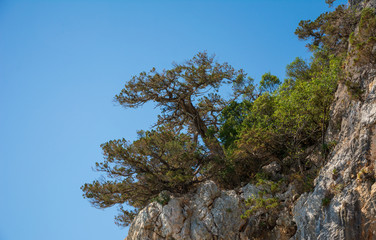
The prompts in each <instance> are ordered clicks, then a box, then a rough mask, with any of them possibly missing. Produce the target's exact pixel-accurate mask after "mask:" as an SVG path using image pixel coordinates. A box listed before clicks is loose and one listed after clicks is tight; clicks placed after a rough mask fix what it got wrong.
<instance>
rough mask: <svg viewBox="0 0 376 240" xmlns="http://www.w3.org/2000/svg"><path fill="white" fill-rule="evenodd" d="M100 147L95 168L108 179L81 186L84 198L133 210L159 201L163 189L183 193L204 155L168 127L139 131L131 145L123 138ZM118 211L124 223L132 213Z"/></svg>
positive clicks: (187, 138)
mask: <svg viewBox="0 0 376 240" xmlns="http://www.w3.org/2000/svg"><path fill="white" fill-rule="evenodd" d="M102 149H103V152H104V156H105V160H104V161H103V162H101V163H96V170H97V171H100V172H103V173H105V174H106V175H107V178H108V179H110V180H103V181H98V180H97V181H94V182H93V183H91V184H85V185H84V186H82V190H83V192H84V197H85V198H88V199H89V200H90V201H91V203H92V204H93V205H94V206H95V207H98V208H106V207H110V206H113V205H120V206H121V205H122V204H124V203H126V204H128V205H130V206H133V207H134V208H135V209H136V210H137V209H140V208H142V207H144V206H145V205H146V204H148V203H149V202H151V201H152V200H153V199H155V198H157V199H162V200H163V198H161V196H158V195H159V193H161V192H162V191H164V190H168V191H170V192H172V193H174V192H175V193H176V192H178V193H182V192H186V191H187V190H188V189H189V187H190V186H192V184H194V183H197V182H199V179H198V172H197V169H198V167H199V166H200V164H201V163H202V161H203V160H204V159H205V157H206V153H205V150H204V148H203V147H200V146H198V145H197V144H195V143H194V142H192V141H191V138H190V136H189V135H187V134H183V133H178V132H176V130H174V128H169V127H160V128H158V129H157V130H152V131H147V132H143V131H142V132H140V133H139V139H138V140H136V141H134V142H133V143H132V144H129V143H128V142H127V141H126V140H124V139H121V140H114V141H109V142H107V143H105V144H102ZM163 201H164V200H163ZM122 212H123V214H125V216H122V217H118V218H117V221H118V222H119V221H122V224H123V225H127V224H129V223H130V221H131V220H132V218H133V217H134V215H135V214H134V212H126V211H122Z"/></svg>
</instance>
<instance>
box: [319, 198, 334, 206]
mask: <svg viewBox="0 0 376 240" xmlns="http://www.w3.org/2000/svg"><path fill="white" fill-rule="evenodd" d="M331 201H332V198H331V197H330V196H325V197H324V198H323V199H322V200H321V204H322V206H323V207H327V206H329V204H330V202H331Z"/></svg>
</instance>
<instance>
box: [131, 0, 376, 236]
mask: <svg viewBox="0 0 376 240" xmlns="http://www.w3.org/2000/svg"><path fill="white" fill-rule="evenodd" d="M350 4H354V5H355V4H358V5H359V6H360V7H376V0H369V1H361V0H351V1H350ZM375 48H376V46H375ZM350 50H351V46H350ZM346 71H347V72H348V73H351V74H350V75H349V76H348V77H347V78H346V80H345V81H343V82H341V83H340V84H339V86H338V89H337V91H336V94H335V101H334V103H333V106H332V110H331V119H332V121H331V123H330V126H329V129H328V132H327V136H326V138H327V142H331V143H333V145H335V147H334V148H333V149H332V151H331V153H330V155H329V157H328V158H327V162H326V163H325V164H324V166H323V167H322V168H321V170H320V172H319V174H318V177H317V178H316V179H315V182H314V185H315V187H314V189H313V191H312V192H310V193H305V194H303V195H301V196H300V197H299V198H298V197H297V196H296V194H295V192H296V191H295V190H294V186H293V185H290V186H288V187H286V189H285V191H284V193H283V194H281V195H280V196H278V197H279V198H280V199H281V200H282V201H283V202H285V205H284V207H282V208H281V209H280V212H279V214H278V218H277V219H275V221H274V222H275V223H276V224H275V225H274V228H273V229H269V230H268V231H267V232H265V233H264V235H262V236H261V237H260V236H258V237H259V238H260V239H291V240H294V239H296V240H298V239H304V240H316V239H320V240H326V239H338V240H342V239H348V240H352V239H368V240H376V183H375V179H376V174H375V172H376V171H375V169H376V66H374V65H371V64H365V65H361V66H357V65H356V64H353V63H352V59H349V61H348V63H347V65H346ZM346 82H351V83H354V84H353V85H356V86H358V88H359V89H360V90H361V91H359V92H360V93H361V94H360V95H354V94H353V93H352V92H351V89H348V87H347V86H348V85H347V84H346ZM264 171H265V172H270V173H272V174H273V175H278V174H279V173H278V172H279V171H280V166H279V165H278V164H276V163H272V164H270V165H268V166H266V167H265V169H264ZM259 191H260V189H258V188H257V187H256V186H253V185H251V184H248V185H246V186H244V187H243V188H240V189H239V190H237V191H235V190H230V191H223V190H220V189H219V188H218V187H217V186H216V184H215V183H214V182H211V181H208V182H205V183H203V184H201V185H199V187H198V188H197V189H196V191H195V192H193V193H190V194H187V195H184V196H181V197H175V198H174V197H172V198H171V200H170V201H169V202H168V204H167V205H164V206H162V205H161V204H159V203H156V202H154V203H151V204H149V205H148V206H147V207H146V208H144V209H143V210H142V211H140V213H139V214H138V215H137V217H136V218H135V219H134V221H133V223H132V225H131V227H130V229H129V233H128V237H127V238H126V239H127V240H136V239H139V240H147V239H153V240H154V239H155V240H159V239H175V240H180V239H181V240H183V239H184V240H190V239H191V240H196V239H197V240H198V239H223V240H225V239H226V240H228V239H231V240H237V239H239V240H243V239H244V240H245V239H254V238H255V233H256V232H257V231H260V230H259V229H258V230H257V229H255V228H256V227H257V226H258V225H257V222H256V219H255V218H250V219H248V220H243V219H241V217H240V216H241V215H242V214H243V213H244V212H245V210H246V206H245V200H246V199H248V198H249V197H250V196H252V195H257V194H258V192H259ZM286 206H291V207H290V208H287V207H286Z"/></svg>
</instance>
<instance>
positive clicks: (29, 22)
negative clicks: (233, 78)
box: [0, 0, 344, 240]
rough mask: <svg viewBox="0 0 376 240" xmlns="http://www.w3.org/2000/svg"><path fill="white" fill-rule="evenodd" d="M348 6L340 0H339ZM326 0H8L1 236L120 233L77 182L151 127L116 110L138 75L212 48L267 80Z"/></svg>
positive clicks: (2, 9)
mask: <svg viewBox="0 0 376 240" xmlns="http://www.w3.org/2000/svg"><path fill="white" fill-rule="evenodd" d="M342 2H344V1H342ZM325 10H326V5H325V2H324V0H304V1H302V0H283V1H282V0H248V1H246V0H244V1H240V0H231V1H230V0H228V1H224V0H222V1H214V0H212V1H203V0H202V1H198V0H184V1H178V0H175V1H172V0H171V1H163V0H159V1H141V0H140V1H136V0H134V1H120V0H118V1H109V0H107V1H104V0H103V1H89V0H88V1H73V0H72V1H58V0H50V1H47V0H45V1H38V0H34V1H18V0H0V240H20V239H32V240H52V239H53V240H76V239H77V240H86V239H88V240H103V239H114V240H115V239H124V237H125V236H126V234H127V229H121V228H119V227H117V226H116V225H115V224H114V223H113V216H114V214H115V212H116V209H108V210H104V211H103V210H98V209H95V208H93V207H91V206H90V204H89V202H88V201H87V200H85V199H83V198H82V196H81V195H82V193H81V190H80V186H81V185H82V184H84V183H86V182H91V181H92V180H94V179H95V178H97V177H99V176H100V175H99V174H98V173H95V172H93V171H92V170H91V167H92V166H94V163H95V162H96V161H101V160H102V159H103V158H102V153H101V149H100V147H99V145H100V144H101V143H104V142H106V141H108V140H111V139H117V138H122V137H125V138H126V139H129V140H134V139H135V137H136V131H137V130H140V129H149V128H150V126H151V124H152V123H153V122H154V121H155V120H156V114H157V113H158V112H157V111H156V110H154V109H153V108H152V107H151V106H150V105H148V106H146V107H144V108H142V109H136V110H127V109H123V108H121V107H119V106H116V105H115V104H114V103H113V102H112V99H113V96H114V95H115V94H117V93H118V92H119V91H120V90H121V88H122V86H123V84H124V83H125V81H127V80H129V79H130V77H131V76H132V75H135V74H138V73H139V72H141V71H143V70H149V69H150V68H152V67H156V68H157V69H161V68H169V67H170V66H171V62H173V61H176V62H182V61H184V60H185V59H189V58H191V57H192V56H193V55H194V54H195V53H197V52H198V51H202V50H207V51H208V52H209V53H215V54H216V55H217V57H218V60H219V61H220V62H223V61H227V62H229V63H230V64H232V65H233V66H234V67H235V68H243V69H244V70H245V72H247V73H248V74H249V76H252V77H254V78H255V79H259V78H260V76H261V75H262V74H263V73H265V72H268V71H271V72H272V73H273V74H275V75H277V76H279V77H280V78H284V74H285V66H286V64H288V63H289V62H291V61H292V60H293V59H294V58H295V57H297V56H301V57H303V58H306V59H307V58H309V53H308V51H307V50H306V49H305V48H304V45H305V43H304V42H301V41H299V40H298V39H297V38H296V37H295V36H294V34H293V33H294V30H295V28H296V26H297V24H298V22H299V20H301V19H309V18H310V19H312V18H315V17H317V16H318V15H319V14H320V13H321V12H323V11H325Z"/></svg>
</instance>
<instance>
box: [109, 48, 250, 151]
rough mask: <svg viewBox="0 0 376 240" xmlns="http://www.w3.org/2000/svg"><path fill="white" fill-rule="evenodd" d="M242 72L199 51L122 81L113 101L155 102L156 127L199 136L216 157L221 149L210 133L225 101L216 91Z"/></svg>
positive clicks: (127, 103)
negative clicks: (157, 110) (158, 111)
mask: <svg viewBox="0 0 376 240" xmlns="http://www.w3.org/2000/svg"><path fill="white" fill-rule="evenodd" d="M244 78H245V74H244V73H243V71H242V70H239V71H236V70H235V69H234V68H233V67H232V66H230V65H229V64H227V63H223V64H219V63H217V62H215V60H214V57H210V56H208V54H207V53H206V52H200V53H198V54H197V55H195V56H194V57H193V58H192V59H190V60H188V61H186V62H185V63H184V64H174V67H173V68H172V69H169V70H163V71H162V72H157V71H156V69H155V68H153V69H151V70H150V71H149V72H141V73H140V74H139V75H138V76H134V77H133V78H132V79H131V80H130V81H128V82H127V83H126V84H125V87H124V88H123V89H122V90H121V92H120V94H118V95H116V96H115V101H116V102H118V103H120V104H121V105H122V106H124V107H126V108H135V107H139V106H141V105H143V104H145V103H147V102H154V103H156V105H157V107H160V109H161V110H162V114H161V115H160V116H159V119H158V122H157V124H156V125H157V126H162V125H165V124H170V125H173V126H175V127H176V128H177V129H180V130H183V129H184V130H185V131H188V132H189V133H190V134H192V135H194V138H195V141H197V139H198V137H201V139H202V140H203V142H204V144H205V146H206V147H207V148H208V149H209V150H210V153H211V155H212V156H213V157H215V158H223V157H224V151H223V148H222V147H221V146H220V143H219V141H218V139H217V138H216V137H215V136H214V135H213V134H212V133H213V130H214V131H218V128H219V126H218V125H219V122H218V115H219V113H220V112H221V110H222V109H223V107H224V106H225V105H226V103H227V102H226V101H225V100H224V99H223V98H222V97H221V96H219V95H218V94H217V91H218V89H219V88H220V87H221V86H222V85H225V84H230V83H235V82H238V83H241V82H244Z"/></svg>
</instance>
